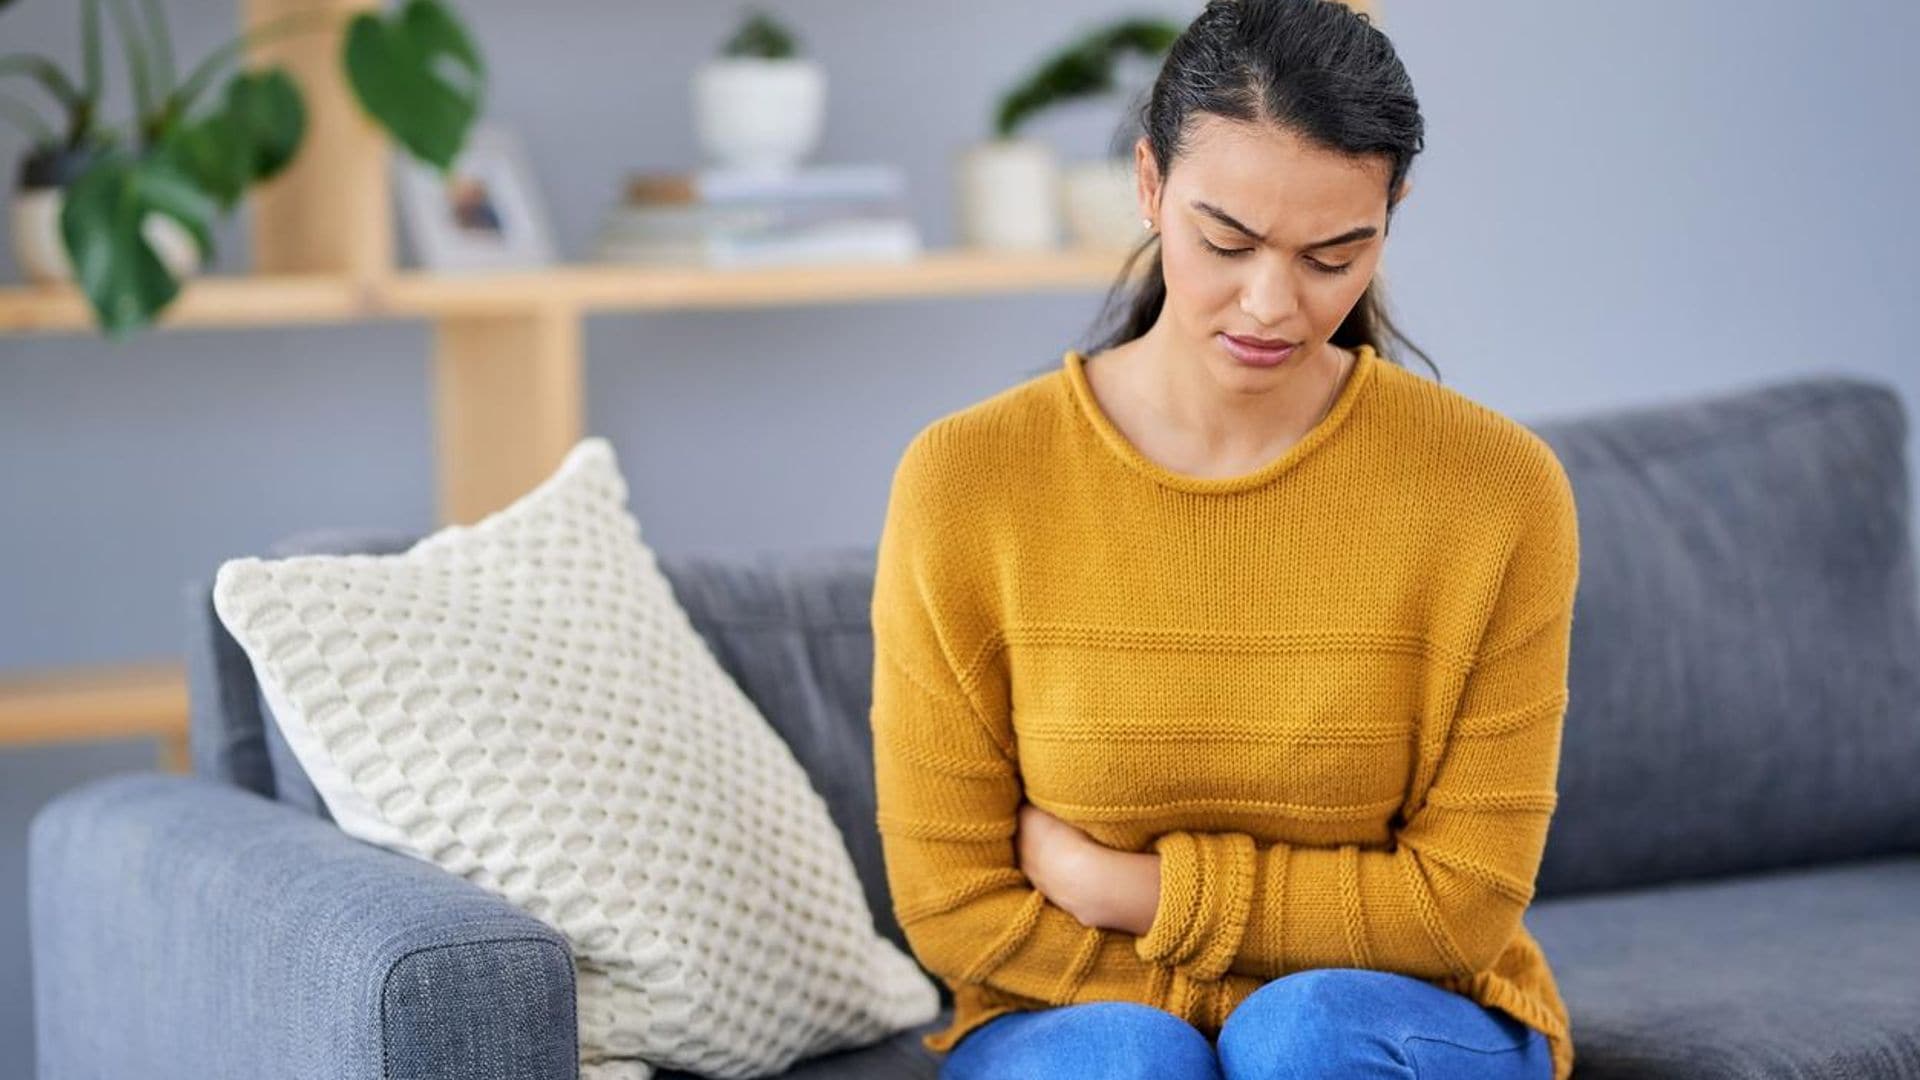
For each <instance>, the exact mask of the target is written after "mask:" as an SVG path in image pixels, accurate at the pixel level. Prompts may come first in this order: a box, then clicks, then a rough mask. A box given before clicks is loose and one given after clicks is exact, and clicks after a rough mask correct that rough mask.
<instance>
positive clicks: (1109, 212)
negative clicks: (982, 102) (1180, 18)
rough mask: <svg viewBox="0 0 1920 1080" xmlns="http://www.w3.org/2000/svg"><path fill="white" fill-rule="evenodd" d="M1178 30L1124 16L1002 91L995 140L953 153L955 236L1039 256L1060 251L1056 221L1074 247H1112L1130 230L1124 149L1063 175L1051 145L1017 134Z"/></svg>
mask: <svg viewBox="0 0 1920 1080" xmlns="http://www.w3.org/2000/svg"><path fill="white" fill-rule="evenodd" d="M1180 31H1181V27H1180V25H1179V24H1178V23H1173V22H1169V21H1166V20H1162V19H1125V20H1122V21H1120V22H1117V23H1113V24H1111V25H1109V26H1106V27H1104V28H1101V29H1098V30H1095V31H1093V32H1091V33H1088V34H1087V35H1085V36H1084V37H1082V38H1080V39H1079V40H1078V41H1075V42H1073V43H1071V44H1069V45H1067V46H1066V47H1064V48H1062V49H1060V50H1059V51H1058V52H1056V53H1054V54H1053V55H1052V56H1051V57H1049V58H1047V59H1046V60H1045V61H1044V62H1043V63H1041V65H1040V66H1039V67H1038V68H1036V69H1035V70H1034V72H1033V74H1032V75H1030V76H1028V77H1027V78H1026V79H1024V80H1022V81H1021V82H1020V83H1018V84H1017V85H1015V86H1014V87H1013V89H1011V90H1009V91H1008V92H1007V93H1006V94H1005V95H1004V96H1003V97H1002V98H1001V99H1000V102H999V106H998V107H997V108H996V110H995V112H994V119H993V137H992V138H990V139H988V140H985V141H983V142H979V143H975V144H974V145H972V146H969V147H967V148H966V149H965V150H963V151H962V152H961V155H960V161H959V174H960V175H959V182H958V184H957V185H956V186H957V187H958V188H959V192H960V232H961V236H962V238H963V240H964V242H965V243H967V244H968V245H970V246H974V247H985V248H996V249H1012V250H1044V249H1050V248H1053V247H1055V246H1057V245H1058V243H1059V240H1060V233H1061V225H1062V217H1063V216H1064V217H1065V219H1066V222H1067V224H1068V226H1069V227H1070V229H1071V232H1072V235H1073V239H1074V242H1075V243H1076V244H1080V245H1084V246H1092V247H1119V246H1124V245H1125V244H1127V243H1130V242H1131V239H1132V237H1133V235H1134V233H1135V232H1136V231H1137V230H1136V229H1134V228H1131V226H1133V225H1134V224H1135V218H1134V191H1133V187H1134V183H1133V162H1132V157H1131V155H1132V147H1131V146H1128V147H1127V148H1126V151H1127V154H1126V156H1125V157H1122V156H1119V155H1117V154H1115V155H1109V156H1107V157H1105V158H1102V159H1099V160H1097V161H1091V162H1082V163H1075V164H1071V165H1068V166H1066V167H1065V168H1064V169H1063V168H1062V167H1061V166H1060V164H1059V163H1058V161H1057V159H1056V157H1055V154H1054V151H1053V147H1052V146H1051V145H1049V144H1048V143H1046V142H1045V141H1043V140H1040V139H1037V138H1033V137H1030V136H1023V135H1021V134H1020V131H1021V128H1022V127H1023V126H1024V125H1025V124H1026V123H1027V122H1028V121H1030V120H1032V119H1033V117H1034V116H1035V115H1037V114H1038V113H1040V112H1042V111H1044V110H1046V109H1049V108H1052V107H1054V106H1056V105H1059V104H1061V103H1063V102H1066V101H1070V100H1074V99H1077V98H1087V97H1096V96H1099V95H1102V94H1106V93H1108V92H1110V91H1112V90H1113V89H1114V88H1115V86H1116V80H1115V77H1114V76H1115V70H1116V68H1117V67H1118V64H1119V61H1120V60H1121V59H1122V58H1124V57H1126V56H1128V55H1139V56H1145V57H1158V56H1161V55H1164V54H1165V53H1166V51H1167V49H1168V48H1170V47H1171V46H1172V45H1173V42H1174V40H1175V39H1176V38H1178V37H1179V36H1180Z"/></svg>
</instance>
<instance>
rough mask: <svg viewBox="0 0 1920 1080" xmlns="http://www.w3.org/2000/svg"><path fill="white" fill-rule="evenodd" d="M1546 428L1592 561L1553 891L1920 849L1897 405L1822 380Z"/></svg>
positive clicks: (1548, 877) (1551, 839)
mask: <svg viewBox="0 0 1920 1080" xmlns="http://www.w3.org/2000/svg"><path fill="white" fill-rule="evenodd" d="M1532 426H1533V428H1534V430H1535V431H1536V432H1538V433H1539V434H1540V435H1541V436H1542V437H1543V438H1545V439H1546V440H1547V441H1548V442H1549V443H1551V444H1552V445H1553V447H1554V449H1555V451H1556V452H1557V453H1558V455H1559V457H1560V460H1561V462H1562V463H1563V464H1564V465H1565V466H1566V469H1567V473H1568V476H1569V479H1570V480H1571V481H1572V483H1573V487H1574V493H1575V499H1576V501H1577V503H1578V505H1579V513H1580V547H1581V570H1580V587H1579V593H1578V596H1577V597H1576V600H1575V605H1574V625H1573V643H1572V657H1571V661H1570V671H1569V675H1568V684H1569V695H1570V700H1569V704H1568V707H1567V716H1566V721H1565V729H1564V735H1563V738H1562V747H1561V758H1560V776H1559V791H1560V801H1559V805H1558V807H1557V808H1556V810H1555V812H1554V819H1553V824H1552V826H1551V827H1550V829H1549V835H1548V841H1547V851H1546V856H1545V859H1544V861H1543V863H1542V866H1541V870H1540V876H1539V880H1538V882H1537V888H1536V896H1547V895H1553V894H1559V893H1574V892H1585V891H1594V890H1600V889H1608V888H1620V887H1627V886H1635V885H1646V884H1652V883H1655V882H1660V881H1667V880H1672V879H1678V878H1692V877H1711V876H1718V875H1724V874H1733V873H1739V872H1743V871H1755V870H1763V869H1769V868H1775V867H1786V866H1792V865H1796V864H1807V863H1815V862H1822V861H1828V860H1836V859H1847V858H1857V857H1866V856H1871V855H1876V854H1881V853H1889V852H1914V851H1920V783H1916V782H1915V777H1920V615H1917V614H1916V606H1920V601H1917V599H1916V585H1915V578H1914V546H1913V537H1912V535H1911V529H1912V513H1911V507H1910V499H1911V491H1910V486H1909V481H1908V473H1907V461H1906V457H1905V453H1906V446H1905V443H1906V437H1907V417H1906V413H1905V410H1904V409H1903V407H1902V404H1901V401H1900V398H1899V397H1898V395H1897V394H1896V393H1895V392H1894V391H1893V390H1892V389H1891V388H1890V387H1888V386H1886V385H1883V384H1881V383H1878V382H1874V381H1869V380H1865V379H1858V378H1854V377H1850V376H1841V375H1823V376H1816V377H1802V378H1797V379H1793V380H1788V381H1783V382H1773V383H1769V384H1765V385H1761V386H1755V387H1750V388H1746V389H1741V390H1736V391H1733V392H1729V393H1722V394H1717V395H1713V396H1708V397H1699V398H1694V399H1691V400H1688V401H1683V402H1679V403H1673V404H1665V405H1660V406H1648V407H1640V408H1632V409H1617V410H1612V411H1608V412H1603V413H1589V414H1585V415H1582V416H1578V417H1575V418H1572V419H1568V420H1563V421H1558V422H1549V423H1538V424H1534V425H1532Z"/></svg>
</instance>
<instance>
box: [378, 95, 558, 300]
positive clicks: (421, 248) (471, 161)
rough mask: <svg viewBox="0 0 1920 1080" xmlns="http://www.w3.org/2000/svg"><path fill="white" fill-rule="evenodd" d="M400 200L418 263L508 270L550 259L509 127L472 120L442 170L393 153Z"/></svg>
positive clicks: (536, 199)
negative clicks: (397, 167) (444, 172)
mask: <svg viewBox="0 0 1920 1080" xmlns="http://www.w3.org/2000/svg"><path fill="white" fill-rule="evenodd" d="M397 160H398V161H399V162H400V178H399V179H400V183H399V188H400V207H401V216H402V218H403V219H404V220H405V222H406V227H407V237H408V239H409V240H410V241H411V242H412V244H413V250H414V255H415V257H416V258H417V259H419V261H420V264H421V266H422V267H423V268H425V269H428V270H435V271H451V272H460V271H467V270H508V269H519V268H525V267H531V266H546V265H549V264H551V263H552V262H553V238H552V233H551V230H550V229H549V227H548V224H547V216H546V208H545V207H544V206H543V205H542V204H541V201H540V193H539V192H538V191H536V190H535V188H534V183H533V172H532V170H531V169H530V168H528V165H527V158H526V154H525V153H524V152H523V151H522V150H521V148H520V141H519V139H517V138H516V137H515V136H514V135H513V133H512V132H511V131H510V130H508V129H506V128H503V127H500V126H498V125H494V124H475V125H474V127H473V130H472V131H470V132H469V133H468V135H467V144H466V146H465V148H464V149H462V150H461V152H460V156H459V157H458V158H456V159H455V160H454V163H453V168H452V169H451V170H449V172H448V175H447V176H446V177H444V178H443V177H442V176H441V175H440V174H439V173H438V172H437V171H435V170H434V168H433V166H431V165H427V164H425V163H423V162H421V161H418V160H417V159H415V158H413V157H412V156H410V155H407V154H404V153H403V154H401V155H399V157H398V159H397Z"/></svg>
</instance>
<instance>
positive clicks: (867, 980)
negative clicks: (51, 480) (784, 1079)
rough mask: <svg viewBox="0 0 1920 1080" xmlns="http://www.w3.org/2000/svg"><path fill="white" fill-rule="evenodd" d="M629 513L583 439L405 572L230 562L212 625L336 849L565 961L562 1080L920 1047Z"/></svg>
mask: <svg viewBox="0 0 1920 1080" xmlns="http://www.w3.org/2000/svg"><path fill="white" fill-rule="evenodd" d="M626 497H627V485H626V481H625V480H624V479H623V478H622V477H621V475H620V471H619V468H618V467H617V465H616V463H615V461H614V455H613V449H612V447H611V446H610V445H609V444H608V443H607V442H606V440H605V439H601V438H588V439H585V440H583V441H581V442H580V444H579V445H577V446H575V447H574V448H573V450H572V451H571V452H570V453H569V454H568V455H567V458H566V460H565V461H564V462H563V463H562V464H561V466H560V468H559V470H558V471H557V472H555V473H554V475H552V476H551V477H549V478H548V479H546V480H545V481H543V482H542V483H541V484H540V486H538V487H536V488H535V489H534V490H533V491H531V492H529V493H528V494H526V495H525V496H523V497H522V498H520V499H519V500H518V501H517V502H515V503H514V504H513V505H511V506H509V507H507V508H506V509H504V510H501V511H499V512H497V513H495V514H492V515H490V516H488V517H486V518H485V519H483V520H481V521H479V522H477V523H475V524H473V525H470V526H462V525H453V526H448V527H446V528H444V529H442V530H440V531H439V532H436V533H434V534H433V535H431V536H428V537H426V538H424V539H422V540H421V541H420V542H419V543H417V544H415V545H414V546H413V547H412V548H410V549H408V550H407V551H405V552H402V553H400V554H397V555H305V556H297V557H293V558H286V559H266V560H263V559H257V558H239V559H230V560H228V561H227V562H226V563H224V564H223V565H221V567H220V569H219V572H218V573H217V575H216V576H215V578H214V589H213V597H214V607H215V609H216V610H217V611H218V612H219V615H220V618H221V621H222V622H224V623H225V624H226V626H227V629H228V630H229V631H230V632H231V633H232V634H233V636H234V638H235V639H236V640H238V641H239V643H240V645H241V647H242V648H244V649H245V650H246V653H247V656H248V658H249V659H250V660H251V661H252V664H253V668H254V671H255V672H256V673H257V675H258V677H259V680H260V684H261V686H262V688H263V689H264V691H265V693H266V695H267V700H268V703H269V704H270V705H271V706H272V708H273V711H274V715H275V716H276V717H277V718H278V720H279V721H280V723H281V725H282V728H283V732H284V734H285V736H286V739H287V742H288V744H289V746H290V747H291V748H292V750H293V752H294V755H295V757H297V758H298V759H299V761H300V764H301V765H302V766H303V767H304V768H305V769H306V771H307V774H308V775H309V776H310V777H311V778H312V780H313V784H314V786H315V788H316V789H318V791H319V792H320V795H321V797H322V798H323V799H325V801H326V804H327V807H328V809H329V810H330V811H331V812H332V813H333V815H334V818H335V820H336V821H337V822H338V823H339V825H340V827H341V828H342V829H343V830H345V831H346V832H347V833H349V834H350V835H353V836H357V837H359V838H361V839H363V840H367V841H369V842H372V843H375V844H379V845H382V846H384V847H388V848H391V849H393V850H395V851H399V852H402V853H405V854H408V855H412V856H414V857H415V858H420V859H425V860H427V861H429V862H432V863H434V864H436V865H438V866H441V867H444V868H445V869H447V870H449V871H451V872H453V873H455V874H458V875H460V876H462V877H464V878H466V879H468V880H470V881H473V882H475V883H476V884H478V885H480V886H482V887H483V888H486V889H489V890H492V891H493V892H495V893H497V894H499V895H501V896H503V897H505V898H506V899H507V900H508V901H510V902H512V903H513V904H515V905H517V906H519V907H520V908H522V909H524V910H525V911H527V912H529V913H530V914H532V915H534V916H536V917H538V918H540V919H543V920H545V921H546V922H548V923H550V924H551V925H553V926H554V927H556V928H557V929H559V930H560V931H561V932H562V933H563V934H565V935H566V937H567V938H568V939H569V941H570V942H571V944H572V947H573V952H574V959H575V967H576V970H577V973H578V986H579V1018H580V1053H581V1067H582V1075H583V1076H584V1077H588V1078H593V1080H610V1078H614V1077H619V1078H623V1080H646V1078H648V1077H651V1076H652V1074H653V1072H654V1069H655V1067H669V1068H676V1069H684V1070H687V1071H689V1072H696V1073H701V1074H704V1075H708V1076H715V1077H756V1076H769V1075H775V1074H778V1073H780V1072H782V1071H784V1070H785V1069H787V1068H788V1067H789V1066H790V1065H792V1064H793V1063H794V1062H796V1061H798V1060H800V1059H802V1058H806V1057H811V1056H814V1055H817V1054H821V1053H825V1052H827V1051H830V1050H835V1049H841V1048H846V1047H852V1046H862V1045H867V1044H870V1043H874V1042H877V1041H879V1040H881V1039H883V1038H885V1037H887V1036H889V1035H891V1034H894V1033H896V1032H899V1031H902V1030H904V1029H906V1028H909V1027H913V1026H916V1025H919V1024H922V1023H925V1022H926V1021H928V1020H931V1019H932V1018H933V1017H934V1015H935V1013H936V1012H937V1011H938V1007H939V997H938V991H937V990H936V989H935V987H934V985H933V984H932V983H931V982H930V981H929V980H928V979H927V977H926V976H925V974H923V973H922V972H921V971H920V969H919V968H918V966H916V965H915V963H914V962H913V960H912V959H911V958H910V957H908V956H907V955H905V954H904V953H903V952H901V951H900V950H899V949H897V948H896V947H894V945H893V944H892V943H891V942H890V941H888V940H887V939H886V938H884V937H882V936H881V935H880V934H879V933H878V932H877V931H875V929H874V925H873V914H872V912H871V910H869V908H868V907H867V903H866V898H865V895H864V894H863V893H862V891H861V887H860V882H859V878H858V877H857V875H856V873H855V870H854V866H853V860H852V857H851V856H850V855H849V854H848V853H847V849H846V846H845V843H844V841H843V840H842V838H841V835H840V832H839V830H838V828H837V827H836V826H835V825H834V823H833V819H832V818H831V817H830V816H829V814H828V811H827V806H826V803H825V801H824V800H822V799H821V797H820V796H819V794H818V793H817V792H816V791H815V790H814V788H813V785H812V783H811V781H810V779H809V778H808V776H807V774H806V772H805V770H804V769H803V767H802V766H801V765H800V763H799V761H798V760H797V759H796V758H795V757H794V756H793V753H792V751H791V750H790V749H789V748H788V747H787V744H786V742H785V741H784V740H783V739H782V738H781V737H780V735H779V733H778V732H776V731H775V730H774V729H773V728H772V727H771V726H770V725H769V724H768V723H767V721H766V719H765V718H764V717H762V716H761V715H760V713H759V711H758V710H757V709H756V708H755V706H754V705H753V703H752V701H751V700H750V699H749V698H748V697H747V696H746V694H745V693H744V692H743V691H742V690H741V689H740V688H739V686H738V685H737V684H736V683H735V682H734V681H733V680H732V678H731V677H730V676H728V674H727V673H726V671H725V670H724V669H723V668H722V667H721V666H720V664H719V662H718V661H717V660H716V659H715V658H714V656H713V654H712V652H711V651H710V650H709V648H708V646H707V644H706V642H705V639H703V638H702V637H701V636H700V634H699V632H698V631H697V630H695V629H694V627H693V624H692V623H691V622H690V621H689V620H688V618H687V615H686V613H685V612H684V611H683V610H682V609H681V607H680V605H679V602H678V601H677V600H676V599H675V598H674V596H673V592H672V588H671V586H670V584H669V583H668V581H667V579H666V578H665V577H664V576H663V575H662V574H661V573H660V571H659V568H658V566H657V565H656V563H655V560H654V555H653V552H652V550H651V549H650V548H648V547H647V545H646V544H645V543H644V542H643V541H642V540H641V538H640V527H639V524H638V523H637V522H636V521H635V520H634V518H633V517H632V515H631V514H629V513H628V512H627V510H626V506H625V503H626Z"/></svg>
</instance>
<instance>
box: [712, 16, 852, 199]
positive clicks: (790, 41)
mask: <svg viewBox="0 0 1920 1080" xmlns="http://www.w3.org/2000/svg"><path fill="white" fill-rule="evenodd" d="M826 102H827V73H826V70H825V69H824V68H823V67H822V66H821V65H820V64H819V63H818V62H816V61H814V60H811V59H809V58H807V57H803V56H800V55H799V49H798V47H797V45H796V44H795V42H794V36H793V33H792V32H791V31H790V30H788V29H787V28H786V27H785V26H784V25H782V24H781V23H780V22H778V21H777V20H775V19H774V18H773V17H772V16H771V15H768V14H767V13H765V12H763V11H759V10H753V11H751V12H750V13H749V14H748V15H747V16H746V18H745V19H744V21H743V22H742V23H741V24H740V26H739V27H738V28H737V29H736V30H735V31H734V33H733V35H732V36H731V37H729V38H728V39H727V41H726V43H725V44H724V45H722V46H721V50H720V55H719V56H718V57H715V58H713V59H710V60H708V61H707V62H706V63H704V64H702V65H701V66H700V67H699V68H698V69H697V70H696V71H695V72H694V74H693V109H694V129H695V131H696V133H697V134H698V137H699V139H700V145H701V146H702V147H703V148H704V149H705V150H706V152H707V153H708V154H709V155H710V156H711V157H713V158H714V159H715V160H716V161H718V162H720V163H721V164H723V165H728V166H736V167H741V168H749V169H772V170H780V169H791V168H793V167H794V166H795V165H797V164H799V163H800V162H801V161H802V160H803V159H805V158H806V156H807V155H808V154H811V153H812V152H813V150H814V148H815V147H816V146H818V145H819V142H820V134H821V130H822V128H823V127H824V126H825V123H826Z"/></svg>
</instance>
